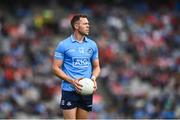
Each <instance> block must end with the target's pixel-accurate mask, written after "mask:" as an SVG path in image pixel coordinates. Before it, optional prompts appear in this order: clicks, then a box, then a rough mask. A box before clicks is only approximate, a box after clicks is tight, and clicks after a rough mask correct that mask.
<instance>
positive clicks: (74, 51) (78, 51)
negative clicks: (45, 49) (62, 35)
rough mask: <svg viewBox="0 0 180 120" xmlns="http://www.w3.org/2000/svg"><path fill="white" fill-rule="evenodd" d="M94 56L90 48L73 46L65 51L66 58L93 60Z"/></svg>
mask: <svg viewBox="0 0 180 120" xmlns="http://www.w3.org/2000/svg"><path fill="white" fill-rule="evenodd" d="M92 55H93V49H92V47H90V46H72V47H69V48H67V50H66V51H65V57H67V58H74V57H86V58H91V56H92Z"/></svg>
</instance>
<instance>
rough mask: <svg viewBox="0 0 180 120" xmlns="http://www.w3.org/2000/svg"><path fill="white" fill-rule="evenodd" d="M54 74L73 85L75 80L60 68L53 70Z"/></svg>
mask: <svg viewBox="0 0 180 120" xmlns="http://www.w3.org/2000/svg"><path fill="white" fill-rule="evenodd" d="M53 74H55V75H56V76H57V77H59V78H60V79H62V80H66V81H67V82H70V83H73V79H72V78H71V77H69V76H67V75H66V74H65V73H64V72H63V71H62V70H61V69H60V68H59V67H58V68H57V67H56V68H53Z"/></svg>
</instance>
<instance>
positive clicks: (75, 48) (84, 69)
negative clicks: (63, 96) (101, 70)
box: [54, 35, 98, 91]
mask: <svg viewBox="0 0 180 120" xmlns="http://www.w3.org/2000/svg"><path fill="white" fill-rule="evenodd" d="M54 58H55V59H59V60H62V61H63V64H62V68H61V69H62V70H63V71H64V72H65V73H66V74H67V75H68V76H70V77H71V78H73V79H78V78H91V75H92V61H94V60H96V59H98V48H97V45H96V43H95V42H94V41H93V40H91V39H89V38H87V37H85V39H84V41H83V42H82V43H79V42H78V41H77V40H76V39H75V37H74V35H71V36H69V37H68V38H66V39H65V40H63V41H60V42H59V44H58V46H57V47H56V49H55V53H54ZM61 87H62V90H65V91H74V90H75V88H74V86H73V85H72V84H70V83H69V82H67V81H65V80H62V84H61Z"/></svg>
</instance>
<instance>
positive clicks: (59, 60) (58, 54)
mask: <svg viewBox="0 0 180 120" xmlns="http://www.w3.org/2000/svg"><path fill="white" fill-rule="evenodd" d="M64 48H65V47H64V43H63V42H60V43H59V44H58V45H57V47H56V49H55V52H54V59H53V69H55V68H57V67H61V66H62V64H63V60H64V51H65V49H64Z"/></svg>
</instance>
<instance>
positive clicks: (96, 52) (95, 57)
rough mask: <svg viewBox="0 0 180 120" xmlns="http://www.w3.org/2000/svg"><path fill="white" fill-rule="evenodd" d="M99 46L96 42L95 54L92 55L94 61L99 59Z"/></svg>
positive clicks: (94, 46)
mask: <svg viewBox="0 0 180 120" xmlns="http://www.w3.org/2000/svg"><path fill="white" fill-rule="evenodd" d="M98 56H99V55H98V48H97V45H96V44H93V55H92V61H95V60H96V59H98Z"/></svg>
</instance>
